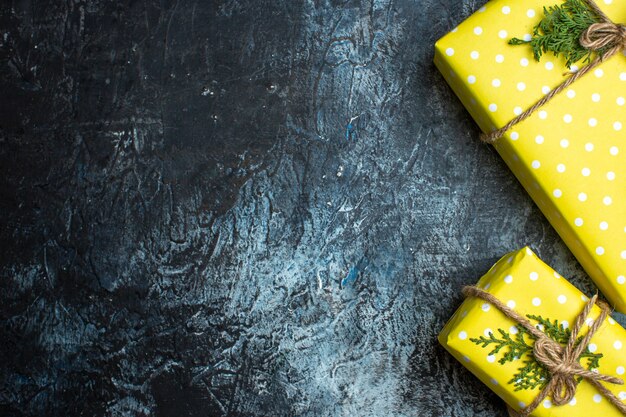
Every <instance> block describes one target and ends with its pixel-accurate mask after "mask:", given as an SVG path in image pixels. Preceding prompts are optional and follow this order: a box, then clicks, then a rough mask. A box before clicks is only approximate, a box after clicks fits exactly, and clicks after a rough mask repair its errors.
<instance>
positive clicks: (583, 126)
mask: <svg viewBox="0 0 626 417" xmlns="http://www.w3.org/2000/svg"><path fill="white" fill-rule="evenodd" d="M559 1H560V0H493V1H490V2H489V3H487V5H486V6H484V7H483V8H481V9H480V10H479V11H478V12H476V13H475V14H474V15H472V16H471V17H470V18H469V19H467V20H466V21H465V22H463V23H462V24H461V25H459V27H457V28H456V29H454V30H453V31H452V32H451V33H449V34H447V35H446V36H444V37H443V38H442V39H441V40H439V41H438V42H437V44H436V51H435V64H436V66H437V67H438V68H439V69H440V71H441V72H442V74H443V76H444V77H445V78H446V80H447V82H448V83H449V84H450V86H451V87H452V89H453V90H454V91H455V93H456V94H457V95H458V96H459V98H460V99H461V101H462V102H463V104H464V105H465V107H466V108H467V109H468V111H469V112H470V113H471V115H472V116H473V117H474V119H475V120H476V121H477V123H478V124H479V125H480V127H481V129H482V130H483V131H484V132H490V131H492V130H494V129H497V128H500V127H502V126H504V125H506V124H507V123H508V122H509V121H510V120H511V119H513V118H514V117H515V116H516V115H518V114H520V113H521V112H523V111H524V110H526V109H528V108H530V107H531V106H532V105H533V104H534V103H535V102H537V101H538V100H539V99H540V98H541V97H543V96H544V95H545V94H547V93H548V92H550V91H551V90H552V89H554V88H555V87H556V86H558V85H560V84H561V83H562V82H563V81H564V76H565V75H564V73H566V72H567V71H568V69H567V67H566V65H565V59H563V58H556V57H555V56H554V55H552V54H545V55H544V56H543V57H542V59H541V61H540V62H537V61H535V60H534V57H533V53H532V49H531V47H530V46H526V45H521V46H511V45H509V44H508V41H509V40H510V39H511V38H513V37H518V38H526V39H530V37H531V34H532V33H533V28H534V26H535V25H536V24H537V23H538V21H539V20H540V19H541V17H542V16H543V8H544V7H548V6H552V5H554V4H555V3H558V2H559ZM597 3H598V4H599V6H600V7H601V8H602V9H603V11H604V12H605V13H606V14H607V15H608V16H609V17H610V18H611V19H612V20H613V21H615V22H626V1H624V0H612V1H609V0H597ZM577 65H578V66H579V67H582V65H584V63H578V64H577ZM573 70H576V68H574V67H573ZM495 147H496V149H497V151H498V152H499V153H500V155H501V156H502V158H503V159H504V160H505V161H506V163H507V165H508V166H509V167H510V168H511V169H512V170H513V172H514V173H515V175H516V176H517V178H518V179H519V180H520V182H521V183H522V184H523V186H524V188H525V189H526V190H527V191H528V193H529V194H530V195H531V196H532V198H533V200H534V201H535V202H536V204H537V205H538V206H539V208H540V209H541V210H542V211H543V213H544V214H545V215H546V217H547V218H548V219H549V221H550V222H551V223H552V225H553V226H554V227H555V229H556V230H557V231H558V232H559V234H560V235H561V237H562V238H563V240H564V241H565V242H566V243H567V245H568V246H569V248H570V249H571V250H572V252H573V253H574V254H575V255H576V257H577V258H578V260H579V261H580V263H581V264H582V265H583V267H584V268H585V270H586V271H587V273H588V274H589V275H590V276H591V277H592V278H593V279H594V281H595V282H596V284H597V285H598V287H599V288H600V289H601V291H602V292H603V293H604V295H605V296H606V297H607V298H608V300H609V301H610V302H611V303H612V304H613V306H614V307H615V308H616V309H618V310H619V311H621V312H626V57H624V54H622V53H620V54H618V55H616V56H614V57H612V58H611V59H609V60H607V61H606V62H604V63H602V64H601V65H600V66H599V67H598V68H596V69H595V70H594V71H592V72H591V73H590V74H587V75H585V76H584V77H582V78H580V79H579V80H578V81H576V82H575V83H574V84H572V85H571V86H570V88H569V89H568V90H566V91H564V92H562V93H561V94H558V95H557V96H556V97H555V98H553V99H552V100H551V101H550V102H549V103H548V104H547V105H546V106H544V107H542V108H541V109H539V110H538V111H536V112H535V113H534V114H533V115H532V116H531V117H530V118H529V119H527V120H525V121H524V122H522V123H520V124H518V125H516V126H515V127H513V128H512V129H511V130H510V131H508V132H507V133H506V135H505V136H503V137H502V138H500V139H499V140H498V141H496V143H495Z"/></svg>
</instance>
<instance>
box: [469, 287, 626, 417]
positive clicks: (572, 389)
mask: <svg viewBox="0 0 626 417" xmlns="http://www.w3.org/2000/svg"><path fill="white" fill-rule="evenodd" d="M463 294H464V295H465V296H466V297H476V298H480V299H482V300H484V301H487V302H488V303H490V304H491V305H493V306H494V307H496V308H497V309H498V310H500V311H501V312H502V313H503V314H504V315H505V316H506V317H508V318H510V319H512V320H513V321H515V322H516V323H518V324H519V325H521V326H522V327H524V329H525V330H526V331H528V333H529V334H530V335H532V336H533V337H534V338H535V343H534V346H533V352H532V354H533V356H534V358H535V360H537V362H539V363H540V364H541V365H543V366H544V367H545V368H546V369H547V370H548V372H549V374H550V380H549V381H548V383H547V385H546V386H545V387H544V388H543V389H542V390H541V391H540V392H539V394H538V395H537V396H536V397H535V399H534V400H533V401H532V402H531V403H530V404H528V405H527V406H525V407H524V408H522V409H521V410H520V411H515V410H513V409H512V408H510V407H509V414H510V416H511V417H528V416H529V415H530V413H532V412H533V411H534V410H535V409H536V408H537V407H538V406H539V405H540V404H541V403H542V402H543V401H544V400H545V399H546V398H547V397H548V396H550V397H551V398H552V404H553V405H555V406H562V405H565V404H568V403H569V402H571V401H572V400H573V399H574V396H575V395H576V389H577V386H578V381H577V379H580V378H582V379H583V380H585V381H587V382H588V383H590V384H591V385H592V386H593V387H594V388H596V389H597V390H598V392H599V393H600V394H602V395H603V396H604V397H605V398H606V399H607V400H608V401H609V402H610V403H611V404H613V405H614V406H615V407H616V408H617V409H618V410H619V411H620V412H621V413H622V414H623V415H625V416H626V404H625V403H623V402H622V401H621V400H620V399H619V398H618V397H617V396H615V394H613V392H611V391H610V390H609V389H608V388H607V387H605V386H604V384H603V382H605V383H610V384H616V385H623V384H624V381H623V380H622V379H621V378H617V377H614V376H610V375H604V374H601V373H599V372H595V371H591V370H588V369H585V368H584V367H583V366H582V365H581V364H580V363H579V358H580V356H581V355H582V354H583V352H584V351H585V350H586V349H587V347H588V346H589V343H590V342H591V339H592V338H593V336H594V335H595V334H596V332H597V331H598V329H599V328H600V326H602V324H603V323H604V320H606V318H607V317H608V316H609V312H610V309H609V306H608V305H606V304H605V303H603V302H601V301H599V300H598V294H596V295H594V296H593V297H592V298H591V299H590V300H589V301H588V302H587V303H586V304H585V307H584V308H583V310H582V312H581V313H580V314H579V315H578V317H576V322H575V323H574V325H573V327H572V329H571V334H570V338H569V340H568V342H567V344H565V346H563V345H561V344H560V343H558V342H557V341H555V340H553V339H551V338H550V337H549V336H548V335H546V334H545V333H544V332H543V331H541V330H539V329H538V328H537V327H535V326H534V325H533V324H532V323H531V322H530V321H529V320H528V319H527V318H526V317H523V316H522V315H520V314H519V313H518V312H516V311H515V310H513V309H512V308H510V307H508V306H507V305H506V304H504V303H503V302H502V301H500V300H499V299H498V298H497V297H496V296H494V295H493V294H490V293H488V292H487V291H485V290H483V289H481V288H478V287H476V286H466V287H464V288H463ZM594 305H597V306H598V307H600V315H599V316H598V317H597V318H596V319H595V320H593V323H591V324H590V326H589V330H588V332H587V333H586V334H585V335H584V336H583V337H582V338H580V337H579V334H580V333H581V330H582V328H583V326H584V325H585V323H586V321H587V318H588V316H589V314H590V313H591V310H592V308H593V306H594Z"/></svg>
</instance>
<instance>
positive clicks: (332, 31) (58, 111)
mask: <svg viewBox="0 0 626 417" xmlns="http://www.w3.org/2000/svg"><path fill="white" fill-rule="evenodd" d="M6 6H7V7H2V8H1V9H0V25H1V29H2V30H1V31H0V54H1V55H0V58H1V60H2V61H1V66H0V68H1V69H0V74H1V78H0V79H1V81H0V82H1V84H0V91H2V100H0V129H1V130H0V132H1V133H0V212H1V213H2V219H3V222H2V225H1V228H0V242H1V243H2V247H1V248H2V250H1V251H0V262H1V264H0V265H1V277H2V278H1V280H0V298H1V299H0V313H1V321H2V327H1V328H2V334H1V339H2V343H1V344H0V354H1V356H0V359H1V360H0V363H1V365H0V366H1V376H2V378H1V379H0V381H1V382H0V384H1V385H0V414H1V415H2V416H73V415H88V416H147V415H156V416H207V415H215V416H223V415H232V416H237V415H239V416H253V415H254V416H257V415H258V416H261V415H268V416H294V415H302V416H344V415H346V416H347V415H351V416H352V415H354V416H415V415H420V416H430V415H437V416H438V415H441V416H502V415H504V409H503V407H502V405H501V402H500V401H499V400H498V399H497V398H496V397H495V396H494V395H493V394H492V393H491V392H490V391H489V389H488V388H486V387H484V386H482V385H481V384H480V383H479V382H478V381H477V380H476V379H475V378H473V377H472V376H471V375H470V374H469V373H468V372H467V371H465V370H464V369H463V368H462V366H461V365H460V364H457V363H456V362H455V361H454V360H453V359H452V358H451V357H450V356H449V355H447V354H446V353H445V352H444V351H443V349H441V348H440V347H439V346H438V345H437V343H436V339H435V337H436V334H437V332H438V331H439V329H440V328H441V327H442V326H443V324H444V323H445V321H446V320H447V318H448V317H449V316H450V315H451V314H452V312H453V311H454V309H455V308H456V307H457V305H458V304H459V302H460V301H461V296H460V294H459V289H460V287H461V286H462V285H463V284H467V283H473V282H475V281H476V280H477V279H478V278H479V277H480V275H481V274H482V273H484V272H485V271H486V270H487V269H488V268H489V267H490V266H491V264H492V263H493V262H495V261H496V260H497V259H498V258H499V256H500V255H502V254H504V253H505V252H507V251H510V250H514V249H518V248H519V247H522V246H524V245H526V244H531V245H532V246H533V248H534V249H535V250H537V251H538V252H539V253H540V255H541V256H542V257H543V258H544V259H545V260H546V261H547V262H549V263H550V264H552V265H553V266H555V267H556V268H557V269H558V270H559V271H560V272H561V273H563V274H564V275H566V276H569V277H571V278H572V280H573V281H574V283H576V284H577V285H578V286H579V287H580V288H582V289H583V290H585V291H586V292H588V293H590V292H592V291H593V286H592V284H591V282H590V281H589V280H588V279H587V278H586V277H585V276H584V274H583V273H582V271H581V270H580V268H579V267H578V265H577V264H576V262H575V260H574V259H573V257H572V256H571V254H570V253H569V252H568V251H567V249H566V248H565V246H564V245H563V244H562V243H561V242H560V240H559V239H558V237H557V235H556V234H555V232H554V231H553V230H552V229H551V228H550V226H549V225H548V223H547V222H546V221H545V220H544V219H543V217H542V216H541V213H540V212H539V211H538V209H537V208H536V207H535V206H534V205H533V204H532V202H531V201H530V199H529V198H528V196H527V195H526V194H525V193H524V191H523V190H522V189H521V187H520V186H519V185H518V183H517V182H516V180H515V179H514V177H513V176H512V174H511V173H510V172H509V171H508V169H507V168H506V166H505V165H504V164H503V163H502V162H501V161H500V159H499V157H498V156H497V155H496V154H495V152H494V151H493V150H492V149H491V148H490V147H488V146H485V145H482V144H480V143H479V141H478V130H477V128H476V126H475V124H474V123H473V122H472V121H471V120H470V118H469V116H468V115H467V113H466V112H465V110H464V109H463V108H462V106H461V105H460V103H459V102H458V100H457V99H456V98H455V97H454V96H453V94H452V92H451V90H450V89H449V88H448V86H447V85H446V84H445V82H444V81H443V79H442V78H441V76H440V75H439V74H438V73H437V71H436V70H435V68H434V66H433V65H432V63H431V62H432V55H433V43H434V42H435V41H436V40H437V39H438V38H439V37H440V36H442V35H443V34H445V33H446V32H447V31H448V30H450V29H451V28H453V27H454V26H456V25H457V24H458V23H459V22H461V21H462V20H463V19H464V18H466V17H467V16H468V15H469V14H470V13H471V12H472V11H473V10H475V9H477V8H478V7H480V6H481V2H478V3H476V2H474V1H466V0H442V1H437V2H435V1H430V0H396V1H391V0H371V1H369V0H368V1H365V0H363V1H330V0H326V1H324V0H310V1H304V0H303V1H294V0H272V1H269V0H268V1H265V0H248V1H244V0H214V1H183V0H180V1H177V2H173V1H152V0H144V1H121V2H112V1H104V0H101V1H98V0H95V1H81V0H78V1H63V2H61V1H56V2H41V1H28V0H24V1H13V2H9V3H8V4H7V5H6Z"/></svg>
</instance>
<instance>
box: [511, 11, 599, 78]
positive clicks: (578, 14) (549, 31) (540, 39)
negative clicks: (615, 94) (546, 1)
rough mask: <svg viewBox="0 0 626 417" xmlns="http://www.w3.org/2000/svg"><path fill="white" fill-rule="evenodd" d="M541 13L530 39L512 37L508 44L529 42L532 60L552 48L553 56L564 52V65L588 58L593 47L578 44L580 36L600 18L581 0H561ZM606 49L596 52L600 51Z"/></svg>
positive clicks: (587, 60)
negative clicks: (541, 17) (589, 48)
mask: <svg viewBox="0 0 626 417" xmlns="http://www.w3.org/2000/svg"><path fill="white" fill-rule="evenodd" d="M543 14H544V17H543V19H541V21H540V22H539V23H538V24H537V25H536V26H535V29H534V32H533V36H532V38H531V39H530V40H524V39H519V38H513V39H511V40H510V41H509V44H510V45H525V44H530V46H531V47H532V50H533V55H534V56H535V60H537V61H539V60H541V57H542V56H543V54H545V53H548V52H552V53H553V54H554V55H555V56H556V57H559V56H561V55H562V56H564V57H565V60H566V65H567V68H571V67H572V65H574V64H575V63H576V62H578V61H581V60H583V62H584V63H588V62H590V61H591V58H592V56H593V51H590V50H588V49H586V48H584V47H583V46H582V45H581V44H580V37H581V35H582V34H583V32H584V31H585V30H587V29H588V28H589V26H591V25H592V24H594V23H598V22H600V21H601V20H600V18H599V17H598V15H597V14H596V13H595V12H594V11H593V10H592V9H591V8H590V7H589V6H588V5H587V3H586V2H585V1H584V0H565V2H564V3H563V4H562V5H556V6H551V7H544V8H543ZM605 52H606V50H600V51H598V53H599V54H600V55H603V54H604V53H605Z"/></svg>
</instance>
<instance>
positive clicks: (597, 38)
mask: <svg viewBox="0 0 626 417" xmlns="http://www.w3.org/2000/svg"><path fill="white" fill-rule="evenodd" d="M579 42H580V44H581V45H582V46H583V48H585V49H588V50H590V51H600V50H602V49H605V48H608V49H613V48H617V50H618V51H621V50H623V49H626V26H624V25H618V24H615V23H613V22H602V23H594V24H593V25H591V26H589V28H588V29H587V30H585V31H584V32H583V34H582V35H581V36H580V40H579Z"/></svg>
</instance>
